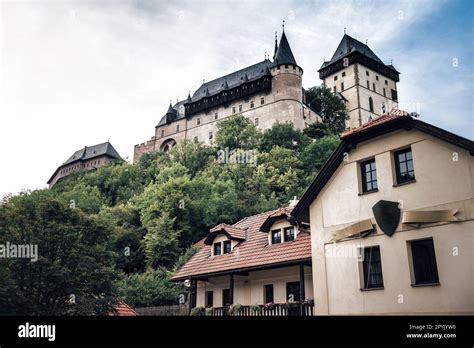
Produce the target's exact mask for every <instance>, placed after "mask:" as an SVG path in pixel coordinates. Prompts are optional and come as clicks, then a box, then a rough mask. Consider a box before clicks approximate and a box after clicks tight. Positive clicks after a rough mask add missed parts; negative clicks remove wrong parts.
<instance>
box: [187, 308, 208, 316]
mask: <svg viewBox="0 0 474 348" xmlns="http://www.w3.org/2000/svg"><path fill="white" fill-rule="evenodd" d="M205 314H206V309H205V308H204V307H194V308H193V309H191V314H190V315H192V316H195V317H202V316H204V315H205Z"/></svg>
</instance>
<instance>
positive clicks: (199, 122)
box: [196, 118, 201, 126]
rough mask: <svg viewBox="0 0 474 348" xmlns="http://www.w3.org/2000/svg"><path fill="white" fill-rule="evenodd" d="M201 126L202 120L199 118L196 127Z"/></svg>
mask: <svg viewBox="0 0 474 348" xmlns="http://www.w3.org/2000/svg"><path fill="white" fill-rule="evenodd" d="M200 124H201V119H200V118H197V119H196V125H198V126H199V125H200Z"/></svg>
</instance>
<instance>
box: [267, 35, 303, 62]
mask: <svg viewBox="0 0 474 348" xmlns="http://www.w3.org/2000/svg"><path fill="white" fill-rule="evenodd" d="M282 64H292V65H298V64H296V59H295V57H294V56H293V52H292V51H291V48H290V44H289V43H288V39H287V38H286V35H285V32H283V34H282V35H281V39H280V44H279V45H278V49H277V51H276V54H275V58H274V61H273V66H278V65H282Z"/></svg>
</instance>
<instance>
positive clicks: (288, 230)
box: [284, 226, 295, 242]
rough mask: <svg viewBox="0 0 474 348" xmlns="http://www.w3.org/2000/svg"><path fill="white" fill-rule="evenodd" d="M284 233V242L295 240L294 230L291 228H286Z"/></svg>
mask: <svg viewBox="0 0 474 348" xmlns="http://www.w3.org/2000/svg"><path fill="white" fill-rule="evenodd" d="M284 231H285V242H291V241H292V240H295V228H294V227H293V226H291V227H286V228H285V229H284Z"/></svg>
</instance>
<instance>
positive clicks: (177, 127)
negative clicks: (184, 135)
mask: <svg viewBox="0 0 474 348" xmlns="http://www.w3.org/2000/svg"><path fill="white" fill-rule="evenodd" d="M176 132H179V124H177V125H176Z"/></svg>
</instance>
